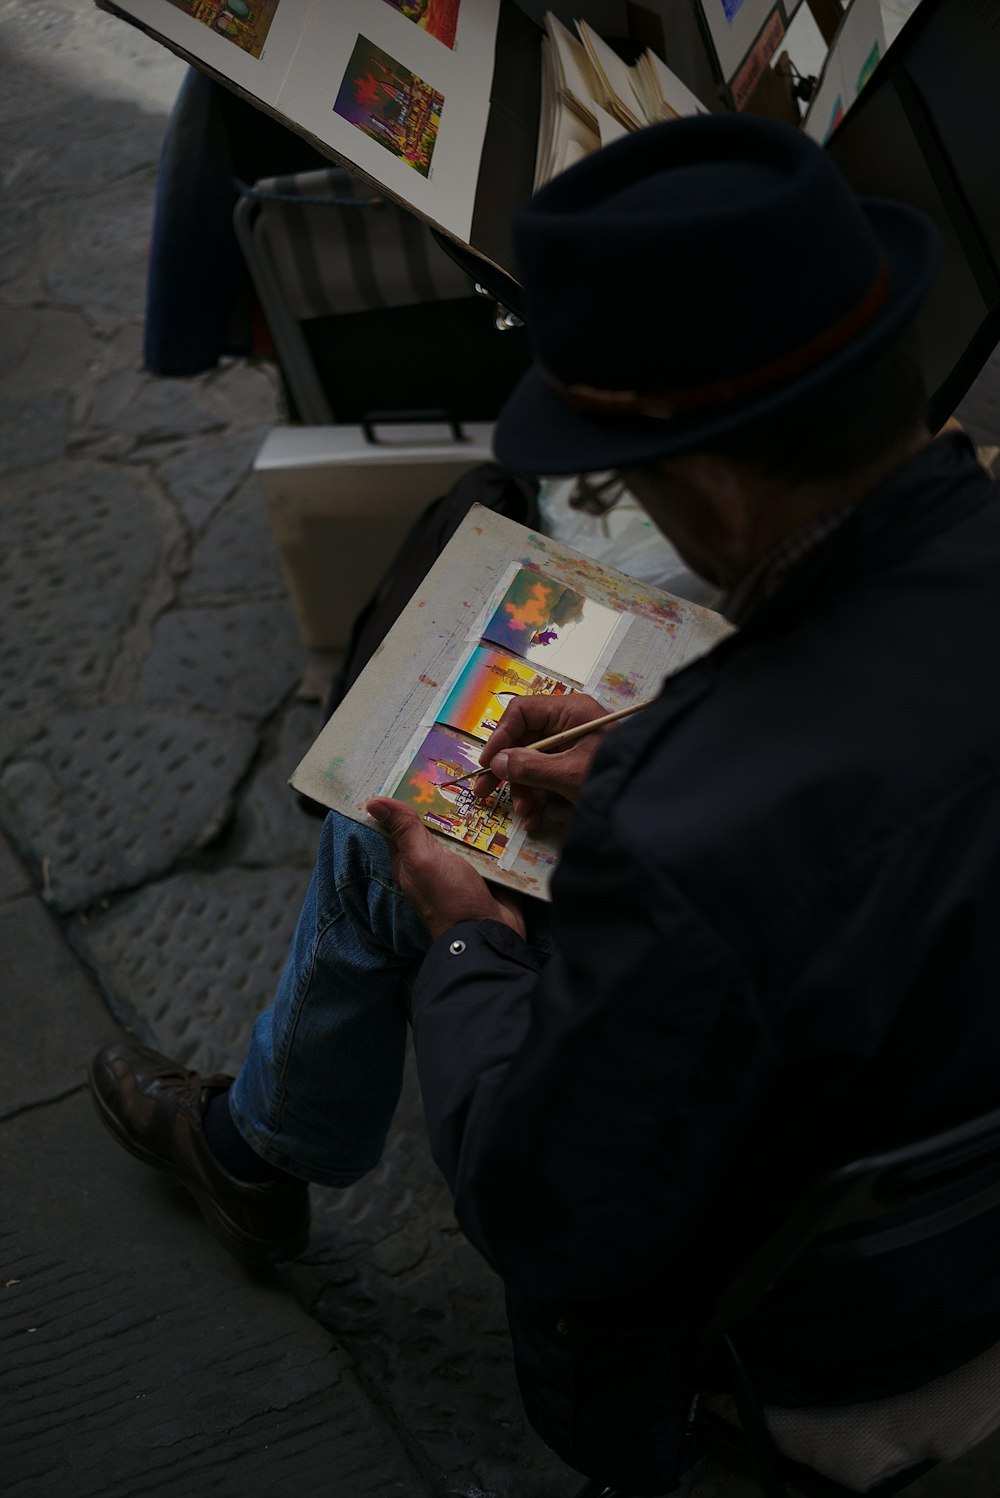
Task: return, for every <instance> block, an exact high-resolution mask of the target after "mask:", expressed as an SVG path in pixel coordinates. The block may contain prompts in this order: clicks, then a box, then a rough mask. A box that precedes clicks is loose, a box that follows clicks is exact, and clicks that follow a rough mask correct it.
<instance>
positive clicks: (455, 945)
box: [448, 941, 465, 957]
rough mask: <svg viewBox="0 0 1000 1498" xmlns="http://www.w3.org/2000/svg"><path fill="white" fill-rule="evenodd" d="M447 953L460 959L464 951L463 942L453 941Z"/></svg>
mask: <svg viewBox="0 0 1000 1498" xmlns="http://www.w3.org/2000/svg"><path fill="white" fill-rule="evenodd" d="M448 951H449V952H450V953H451V955H452V956H453V957H461V955H462V953H463V952H464V951H465V942H464V941H453V942H452V944H451V946H450V947H449V948H448Z"/></svg>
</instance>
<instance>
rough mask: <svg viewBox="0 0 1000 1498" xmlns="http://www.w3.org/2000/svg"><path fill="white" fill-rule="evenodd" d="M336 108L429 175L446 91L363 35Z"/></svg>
mask: <svg viewBox="0 0 1000 1498" xmlns="http://www.w3.org/2000/svg"><path fill="white" fill-rule="evenodd" d="M333 108H334V113H335V114H339V115H340V117H341V119H345V120H348V121H349V122H350V124H352V125H354V126H355V128H356V129H358V130H361V131H362V132H363V133H364V134H365V135H367V136H369V137H370V138H371V139H372V140H377V141H378V143H379V145H380V146H384V147H385V149H386V150H387V151H391V152H392V154H393V155H394V156H398V157H399V159H400V161H405V162H406V164H407V166H411V167H412V168H413V170H414V171H415V172H419V173H420V174H421V176H423V177H426V176H429V174H430V169H431V157H432V156H433V154H434V147H435V145H436V144H437V138H438V130H439V128H440V125H441V111H442V110H443V108H444V95H443V94H439V93H437V92H436V91H435V90H434V89H433V88H431V86H430V84H429V83H425V82H424V80H423V79H422V78H418V77H417V75H416V73H411V72H410V70H409V68H404V66H403V64H402V63H400V62H396V61H395V59H394V58H392V57H390V56H389V54H388V52H383V51H382V49H381V47H376V45H375V43H374V42H370V41H368V40H367V39H366V38H365V37H363V36H359V37H358V40H357V42H356V43H355V47H354V51H353V52H352V53H351V60H350V62H349V63H348V65H347V72H346V73H345V74H344V79H343V82H342V83H341V85H340V91H339V93H338V94H337V100H336V103H335V104H334V106H333Z"/></svg>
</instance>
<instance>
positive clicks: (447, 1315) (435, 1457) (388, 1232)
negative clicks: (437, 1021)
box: [290, 1059, 581, 1498]
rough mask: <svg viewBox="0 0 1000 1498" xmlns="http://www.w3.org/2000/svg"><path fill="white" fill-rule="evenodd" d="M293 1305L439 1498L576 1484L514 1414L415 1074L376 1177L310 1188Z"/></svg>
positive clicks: (550, 1494)
mask: <svg viewBox="0 0 1000 1498" xmlns="http://www.w3.org/2000/svg"><path fill="white" fill-rule="evenodd" d="M313 1221H314V1231H313V1238H312V1242H311V1243H310V1246H309V1250H308V1253H307V1255H306V1262H303V1263H301V1264H297V1265H295V1266H293V1267H292V1268H291V1269H290V1280H291V1282H292V1284H293V1286H294V1287H295V1288H296V1290H297V1292H298V1293H299V1294H300V1295H301V1296H302V1298H303V1301H304V1302H305V1304H306V1305H308V1306H309V1307H310V1308H311V1310H312V1312H313V1314H314V1315H315V1316H317V1317H318V1318H319V1319H320V1320H321V1321H322V1322H323V1324H324V1325H325V1326H327V1327H329V1328H330V1330H331V1331H332V1332H333V1334H334V1336H335V1337H336V1339H337V1341H338V1342H339V1343H341V1344H342V1345H343V1346H344V1347H345V1348H346V1350H347V1351H348V1352H349V1353H350V1354H351V1357H352V1358H353V1359H354V1361H355V1363H356V1365H357V1366H358V1367H359V1369H361V1370H363V1372H364V1376H365V1378H366V1380H368V1381H370V1382H371V1383H372V1385H373V1386H374V1387H376V1388H378V1389H380V1390H381V1391H383V1395H384V1398H385V1399H386V1400H387V1402H388V1403H389V1405H390V1406H391V1408H392V1409H393V1410H394V1412H395V1414H396V1416H397V1418H398V1419H399V1420H400V1422H401V1423H403V1424H405V1426H406V1428H407V1430H409V1431H410V1432H411V1434H412V1436H413V1437H414V1439H415V1441H416V1442H417V1443H418V1444H419V1447H420V1449H421V1451H422V1452H423V1453H424V1455H425V1457H426V1459H427V1461H428V1462H429V1463H430V1464H431V1466H432V1467H433V1469H434V1470H435V1471H437V1472H438V1473H440V1474H441V1486H442V1489H443V1491H444V1492H447V1493H468V1494H476V1493H482V1494H486V1495H494V1494H495V1495H508V1494H509V1495H512V1498H514V1495H516V1498H571V1495H573V1494H574V1493H575V1492H576V1491H577V1490H578V1488H579V1486H580V1483H581V1479H580V1478H579V1476H578V1475H576V1474H575V1473H573V1472H571V1471H570V1470H569V1469H568V1468H567V1467H566V1466H565V1465H564V1463H562V1462H561V1461H560V1460H559V1459H558V1458H557V1457H555V1456H553V1455H552V1453H551V1452H550V1451H548V1450H547V1449H546V1447H545V1446H544V1445H543V1444H542V1442H541V1441H540V1440H539V1438H538V1437H537V1436H536V1435H535V1434H534V1432H533V1431H532V1430H531V1428H530V1426H529V1425H528V1424H527V1421H526V1420H525V1418H524V1414H523V1412H522V1409H521V1403H520V1397H519V1395H518V1392H517V1386H516V1382H515V1379H514V1372H513V1366H512V1362H511V1354H510V1343H509V1338H508V1334H507V1326H506V1317H505V1314H504V1306H503V1292H502V1287H501V1285H500V1282H499V1281H498V1279H497V1278H496V1276H495V1275H494V1274H493V1272H492V1271H491V1270H490V1269H489V1268H488V1267H487V1265H486V1264H485V1262H484V1261H483V1260H482V1259H481V1258H480V1256H479V1255H478V1254H477V1253H476V1251H475V1249H473V1248H472V1246H471V1245H470V1244H469V1243H468V1242H467V1241H466V1239H465V1238H464V1236H463V1235H462V1233H461V1231H460V1230H459V1228H458V1226H457V1224H456V1222H455V1218H454V1214H453V1212H452V1206H451V1198H450V1194H449V1192H448V1189H447V1187H446V1185H445V1183H444V1181H443V1179H442V1177H441V1175H440V1174H439V1172H438V1170H437V1167H436V1166H435V1165H434V1162H433V1161H432V1159H431V1157H430V1151H429V1149H428V1145H427V1137H426V1130H425V1128H424V1122H423V1114H422V1110H421V1105H420V1094H419V1088H418V1085H417V1079H416V1071H415V1068H414V1066H413V1065H412V1059H411V1061H410V1062H409V1063H408V1065H407V1071H406V1077H405V1081H404V1088H403V1096H402V1099H401V1102H400V1106H399V1109H398V1110H397V1114H396V1119H395V1122H394V1124H393V1127H392V1130H391V1132H390V1136H389V1140H388V1143H387V1147H386V1151H385V1154H384V1156H383V1159H382V1161H381V1162H380V1164H379V1165H378V1167H377V1168H376V1169H375V1170H374V1171H373V1172H372V1173H371V1175H369V1176H368V1177H366V1178H365V1179H364V1180H362V1181H359V1182H358V1183H357V1184H356V1185H354V1186H351V1187H349V1188H348V1189H347V1190H344V1191H333V1190H321V1189H317V1188H315V1187H314V1188H313Z"/></svg>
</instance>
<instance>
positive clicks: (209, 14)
mask: <svg viewBox="0 0 1000 1498" xmlns="http://www.w3.org/2000/svg"><path fill="white" fill-rule="evenodd" d="M279 3H280V0H170V4H171V5H174V6H176V7H177V9H178V10H182V11H184V13H185V14H186V15H189V16H191V17H192V19H193V20H195V21H200V22H201V23H202V25H203V26H208V27H209V28H210V29H211V30H212V31H214V32H215V33H216V34H217V35H218V36H224V37H225V38H226V40H227V41H230V42H235V44H236V46H237V47H239V48H241V50H242V51H244V52H249V54H250V56H251V57H259V56H260V54H261V53H262V52H263V50H264V43H265V42H266V41H267V33H268V32H269V31H270V29H271V22H272V21H273V20H274V13H275V11H276V10H277V9H278V5H279Z"/></svg>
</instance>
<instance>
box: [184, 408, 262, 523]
mask: <svg viewBox="0 0 1000 1498" xmlns="http://www.w3.org/2000/svg"><path fill="white" fill-rule="evenodd" d="M266 434H267V429H266V428H265V427H253V428H251V429H250V430H249V431H246V432H235V433H233V434H231V435H226V436H221V437H220V436H213V437H202V438H199V439H198V440H196V441H193V442H185V443H184V444H183V446H181V447H178V448H177V449H176V450H175V451H174V452H173V453H172V454H171V455H169V456H168V457H167V458H166V459H165V460H164V461H162V462H160V463H159V464H158V465H157V474H158V477H159V479H160V482H161V483H163V484H165V485H166V487H167V489H168V491H169V493H170V495H171V497H172V498H173V499H174V501H175V502H176V504H177V506H178V508H179V509H180V511H181V513H182V514H183V516H184V519H185V520H186V521H187V523H188V525H190V526H191V527H192V529H194V530H201V529H202V528H203V527H204V526H205V525H206V524H207V523H208V521H209V520H211V519H212V517H213V516H214V515H215V513H216V512H217V510H218V509H219V508H220V506H221V505H223V504H224V503H225V502H226V500H227V499H228V498H229V497H230V495H231V494H233V493H234V491H235V490H236V488H237V487H238V485H240V484H241V483H242V482H243V481H244V480H245V479H246V478H247V476H248V474H249V473H250V470H251V468H252V466H253V461H254V458H255V457H256V456H257V453H258V452H259V451H260V448H261V446H262V444H263V442H264V438H265V436H266Z"/></svg>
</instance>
